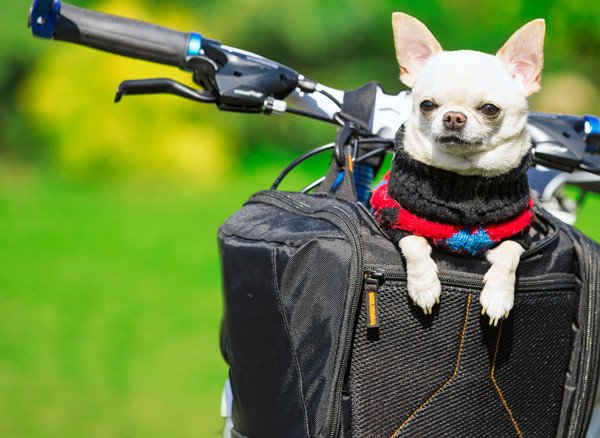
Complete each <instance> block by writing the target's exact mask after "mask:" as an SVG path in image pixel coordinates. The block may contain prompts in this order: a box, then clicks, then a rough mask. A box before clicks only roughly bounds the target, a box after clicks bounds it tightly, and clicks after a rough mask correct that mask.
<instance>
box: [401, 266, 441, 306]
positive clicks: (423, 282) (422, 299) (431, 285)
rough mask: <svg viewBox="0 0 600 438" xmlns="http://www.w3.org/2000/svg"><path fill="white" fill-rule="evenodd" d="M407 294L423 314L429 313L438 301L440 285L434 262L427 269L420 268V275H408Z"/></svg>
mask: <svg viewBox="0 0 600 438" xmlns="http://www.w3.org/2000/svg"><path fill="white" fill-rule="evenodd" d="M407 288H408V296H409V297H411V298H412V300H413V302H414V303H415V305H417V306H419V307H420V308H421V309H423V312H424V313H425V315H430V314H431V312H432V309H433V306H435V305H436V304H438V303H439V302H440V294H441V292H442V285H441V283H440V280H439V279H438V276H437V267H436V265H435V263H433V262H432V265H430V266H429V269H422V270H421V272H420V275H410V274H409V275H408V279H407Z"/></svg>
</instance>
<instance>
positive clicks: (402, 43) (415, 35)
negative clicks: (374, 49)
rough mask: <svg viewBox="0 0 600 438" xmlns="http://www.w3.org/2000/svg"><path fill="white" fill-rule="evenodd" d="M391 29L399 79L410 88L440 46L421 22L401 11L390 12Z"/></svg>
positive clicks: (440, 49)
mask: <svg viewBox="0 0 600 438" xmlns="http://www.w3.org/2000/svg"><path fill="white" fill-rule="evenodd" d="M392 29H393V31H394V44H395V46H396V58H397V59H398V64H399V65H400V80H401V81H402V82H404V84H405V85H407V86H408V87H410V88H412V87H413V85H414V84H415V81H416V79H417V76H418V75H419V72H420V71H421V69H422V68H423V67H424V66H425V64H426V63H427V61H428V60H429V58H431V57H432V56H433V55H435V54H436V53H439V52H441V51H442V46H440V43H438V42H437V40H436V39H435V37H434V36H433V35H432V34H431V32H430V31H429V29H427V27H426V26H425V25H424V24H423V23H421V22H420V21H419V20H417V19H416V18H414V17H411V16H410V15H407V14H404V13H402V12H394V13H393V14H392Z"/></svg>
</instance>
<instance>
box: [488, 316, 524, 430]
mask: <svg viewBox="0 0 600 438" xmlns="http://www.w3.org/2000/svg"><path fill="white" fill-rule="evenodd" d="M501 336H502V321H500V328H498V339H496V351H494V361H493V362H492V372H491V373H490V378H491V379H492V383H493V384H494V388H496V392H498V395H499V396H500V400H502V404H503V405H504V408H505V409H506V412H508V416H509V417H510V421H511V423H512V424H513V426H514V427H515V429H516V431H517V434H518V435H519V438H523V433H522V432H521V429H519V425H518V424H517V420H515V417H514V415H513V413H512V411H511V410H510V408H509V407H508V403H507V402H506V399H505V398H504V395H502V391H500V387H499V386H498V383H497V382H496V377H495V376H494V373H495V372H496V356H498V349H499V347H500V337H501Z"/></svg>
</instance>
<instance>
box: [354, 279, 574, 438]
mask: <svg viewBox="0 0 600 438" xmlns="http://www.w3.org/2000/svg"><path fill="white" fill-rule="evenodd" d="M378 307H379V323H380V328H379V330H378V332H375V333H377V336H374V332H372V331H371V332H370V333H369V334H368V333H367V328H366V324H367V321H366V320H367V314H366V308H365V303H364V300H363V303H362V308H361V310H360V314H359V317H358V323H357V327H356V333H355V338H354V344H353V347H352V362H351V368H350V383H349V386H350V393H351V396H352V436H353V437H361V438H362V437H390V436H400V437H419V438H423V437H455V438H458V437H487V436H489V437H492V436H493V437H498V436H502V437H511V436H515V437H518V436H526V437H527V436H534V437H551V436H554V435H555V434H556V428H557V425H558V419H559V415H560V407H561V401H562V394H563V386H564V382H565V377H566V372H567V367H568V361H569V357H570V348H571V346H570V343H571V336H572V331H571V325H572V321H573V318H574V311H575V292H574V291H573V290H556V291H545V292H527V293H519V292H517V295H516V300H515V307H514V309H513V311H512V312H511V315H510V317H509V318H508V319H507V320H506V321H504V322H503V323H502V324H500V325H499V327H490V326H489V324H488V318H487V317H482V316H481V306H480V304H479V292H478V291H472V292H471V291H468V290H466V289H465V290H463V289H459V288H450V287H444V288H443V291H442V298H441V304H440V306H436V308H435V309H434V314H433V315H429V316H427V315H424V314H423V312H422V311H421V309H419V308H416V307H415V306H414V305H413V304H412V303H411V302H410V299H409V298H408V295H407V292H406V284H405V282H390V281H387V282H385V283H384V284H383V285H382V287H381V288H380V290H379V301H378ZM394 434H395V435H394Z"/></svg>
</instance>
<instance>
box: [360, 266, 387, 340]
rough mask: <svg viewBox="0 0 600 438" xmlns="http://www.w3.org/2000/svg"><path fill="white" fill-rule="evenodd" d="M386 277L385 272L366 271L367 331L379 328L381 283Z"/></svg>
mask: <svg viewBox="0 0 600 438" xmlns="http://www.w3.org/2000/svg"><path fill="white" fill-rule="evenodd" d="M384 278H385V272H384V271H381V270H373V271H368V272H366V273H365V297H366V300H367V331H369V330H373V329H379V309H378V306H379V303H378V299H379V297H378V293H379V285H380V283H381V282H382V281H383V279H384Z"/></svg>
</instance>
